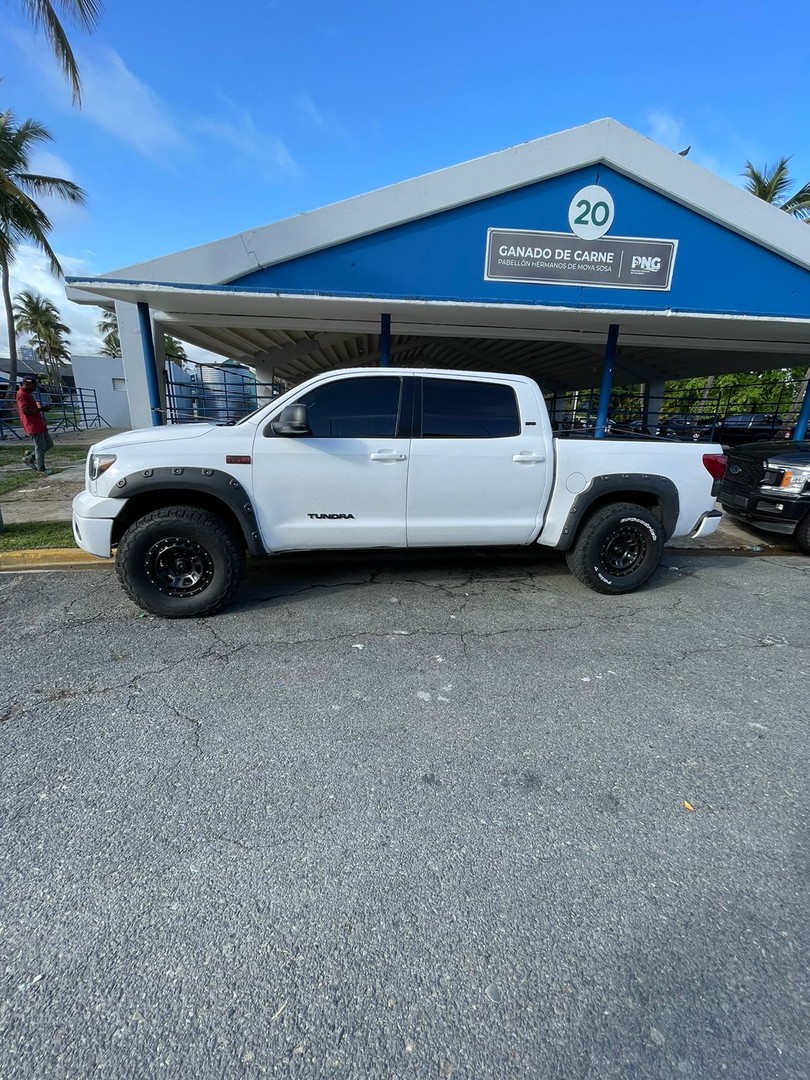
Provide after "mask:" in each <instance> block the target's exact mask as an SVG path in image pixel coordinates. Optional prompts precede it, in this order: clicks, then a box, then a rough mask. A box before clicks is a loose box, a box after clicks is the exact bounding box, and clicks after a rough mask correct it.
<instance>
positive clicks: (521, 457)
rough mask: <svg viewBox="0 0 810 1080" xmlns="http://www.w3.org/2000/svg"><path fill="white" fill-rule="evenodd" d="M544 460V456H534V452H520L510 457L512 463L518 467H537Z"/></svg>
mask: <svg viewBox="0 0 810 1080" xmlns="http://www.w3.org/2000/svg"><path fill="white" fill-rule="evenodd" d="M545 460H546V458H545V454H535V452H534V450H522V451H521V452H520V453H519V454H513V455H512V461H516V462H517V463H518V465H539V464H541V463H542V462H543V461H545Z"/></svg>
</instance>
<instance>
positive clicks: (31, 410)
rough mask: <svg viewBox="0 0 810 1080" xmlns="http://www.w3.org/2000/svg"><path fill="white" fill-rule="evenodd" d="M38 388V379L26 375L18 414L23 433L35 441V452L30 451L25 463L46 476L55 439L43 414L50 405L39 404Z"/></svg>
mask: <svg viewBox="0 0 810 1080" xmlns="http://www.w3.org/2000/svg"><path fill="white" fill-rule="evenodd" d="M36 386H37V381H36V379H34V378H32V377H31V376H30V375H26V376H25V378H24V379H23V382H22V386H21V387H20V389H19V390H18V391H17V412H18V413H19V414H20V423H21V424H22V428H23V431H24V432H25V434H26V435H30V436H31V438H32V439H33V440H34V447H33V450H29V451H28V453H27V454H26V455H25V456H24V457H23V461H24V462H25V464H26V465H28V467H29V468H31V469H33V470H34V471H35V472H38V473H39V474H40V475H41V476H44V475H45V474H46V473H47V472H48V470H47V469H46V468H45V453H46V451H47V450H50V449H51V447H52V446H53V439H52V438H51V436H50V434H49V433H48V425H47V424H46V423H45V417H44V416H43V415H42V413H43V412H44V411H45V409H49V408H50V405H40V404H39V402H38V401H37V399H36V398H35V397H34V390H36Z"/></svg>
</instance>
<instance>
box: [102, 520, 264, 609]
mask: <svg viewBox="0 0 810 1080" xmlns="http://www.w3.org/2000/svg"><path fill="white" fill-rule="evenodd" d="M115 569H116V572H117V574H118V580H119V581H120V582H121V584H122V586H123V587H124V589H125V590H126V592H127V593H128V595H129V596H130V597H131V598H132V599H133V600H134V601H135V603H136V604H137V605H138V606H139V607H142V608H143V609H144V611H148V612H150V613H151V614H152V615H161V616H162V617H163V618H164V619H189V618H197V617H199V616H201V615H213V614H214V612H216V611H219V609H220V608H222V607H224V605H225V604H227V602H228V601H229V600H230V599H231V597H232V596H233V594H234V593H235V592H236V590H237V588H238V587H239V584H240V582H241V581H242V578H243V576H244V573H245V552H244V548H243V547H242V545H241V544H240V543H239V541H238V540H237V538H236V537H235V535H234V533H233V532H232V530H231V529H230V528H229V527H228V525H227V524H226V523H225V522H224V521H223V520H222V519H221V518H219V517H217V515H216V514H212V513H210V512H209V511H208V510H201V509H199V508H198V507H196V506H170V507H165V508H164V509H162V510H154V511H153V512H152V513H151V514H146V515H145V517H142V518H139V520H138V521H136V522H135V523H134V524H133V525H131V526H130V527H129V528H128V529H127V531H126V532H125V533H124V535H123V537H122V538H121V542H120V543H119V545H118V551H117V553H116V558H115Z"/></svg>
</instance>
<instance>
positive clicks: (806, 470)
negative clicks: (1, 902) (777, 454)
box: [761, 465, 810, 495]
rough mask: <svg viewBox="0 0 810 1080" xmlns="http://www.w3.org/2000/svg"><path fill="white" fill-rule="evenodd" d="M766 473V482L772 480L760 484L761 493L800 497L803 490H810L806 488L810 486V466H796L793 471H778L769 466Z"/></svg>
mask: <svg viewBox="0 0 810 1080" xmlns="http://www.w3.org/2000/svg"><path fill="white" fill-rule="evenodd" d="M768 473H769V475H767V474H766V480H771V478H773V482H771V483H765V484H762V485H761V487H762V490H763V491H775V492H779V493H780V494H784V493H785V492H787V493H789V494H791V495H801V494H802V492H803V491H804V490H805V489H808V490H810V488H808V485H810V465H797V466H796V467H795V468H793V469H779V470H778V471H777V470H776V469H774V468H773V467H772V466H771V467H770V468H769V470H768ZM774 474H775V475H774Z"/></svg>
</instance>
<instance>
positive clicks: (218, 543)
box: [73, 368, 725, 618]
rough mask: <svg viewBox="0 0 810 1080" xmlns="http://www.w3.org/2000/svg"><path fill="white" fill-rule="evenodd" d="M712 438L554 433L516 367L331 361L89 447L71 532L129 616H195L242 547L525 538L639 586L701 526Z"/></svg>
mask: <svg viewBox="0 0 810 1080" xmlns="http://www.w3.org/2000/svg"><path fill="white" fill-rule="evenodd" d="M724 463H725V459H724V457H723V454H722V448H721V447H720V446H712V445H710V446H706V445H705V444H703V445H702V446H696V445H694V444H684V445H680V444H676V443H672V442H666V441H622V440H592V439H560V438H555V437H554V436H553V434H552V429H551V424H550V421H549V415H548V411H547V409H546V405H545V402H544V400H543V397H542V394H541V393H540V390H539V387H538V386H537V384H536V383H535V382H534V381H533V380H531V379H528V378H525V377H523V376H519V375H497V374H489V373H483V372H464V371H437V370H423V369H402V368H360V369H346V370H339V371H331V372H327V373H326V374H322V375H317V376H315V377H314V378H312V379H310V380H309V381H307V382H305V383H303V384H301V385H300V386H297V387H296V388H295V389H293V390H290V391H289V392H288V393H286V394H284V395H282V396H281V397H278V398H276V399H274V400H273V401H272V402H271V403H270V404H269V405H265V406H264V407H263V408H261V409H259V410H258V411H257V412H254V413H252V414H251V415H249V416H246V417H245V418H244V419H242V420H240V421H239V422H238V423H236V424H230V425H217V424H190V425H189V424H184V425H178V426H172V427H162V428H150V429H147V430H143V431H130V432H126V433H124V434H121V435H114V436H112V437H111V438H109V439H105V440H103V441H102V442H99V443H96V444H95V445H94V446H93V447H91V449H90V452H89V454H88V457H87V480H86V488H85V490H84V491H82V492H81V493H80V494H79V495H77V496H76V498H75V500H74V503H73V530H74V534H75V537H76V542H77V544H78V545H79V546H80V547H81V548H84V550H85V551H89V552H91V553H93V554H94V555H98V556H101V557H102V558H111V557H112V554H113V550H114V549H116V548H117V554H116V567H117V571H118V576H119V579H120V581H121V584H122V585H123V587H124V588H125V589H126V591H127V592H128V593H129V595H130V596H131V597H132V599H133V600H134V601H135V602H136V603H137V604H139V605H140V606H141V607H142V608H144V609H145V610H146V611H149V612H152V613H154V614H156V615H162V616H164V617H168V618H178V617H184V616H196V615H211V614H213V613H214V612H215V611H217V610H218V609H219V608H221V607H222V606H223V605H224V604H225V603H227V602H228V600H230V598H231V597H232V596H233V594H234V592H235V591H236V589H237V587H238V585H239V583H240V581H241V579H242V575H243V573H244V568H245V554H246V552H247V553H249V554H250V555H252V556H266V555H274V554H277V553H280V552H289V551H321V550H336V549H348V548H353V549H366V548H367V549H371V548H424V547H445V546H459V547H460V546H469V545H475V546H482V545H498V546H500V545H520V544H523V545H529V544H541V545H543V546H545V547H548V548H553V549H556V550H557V551H560V552H564V553H565V556H566V559H567V561H568V565H569V567H570V569H571V571H572V572H573V574H574V575H575V576H576V577H577V578H578V579H579V580H580V581H581V582H583V583H584V584H586V585H589V586H590V587H591V588H592V589H595V590H596V591H597V592H602V593H625V592H629V591H630V590H632V589H635V588H638V586H640V585H642V584H643V583H644V582H645V581H647V579H648V578H649V577H650V575H651V574H652V573H653V571H654V570H655V569H656V567H657V566H658V563H659V561H660V559H661V553H662V550H663V546H664V543H665V542H666V541H667V540H668V539H669V538H670V537H674V536H693V537H697V536H708V535H710V534H711V533H713V532H714V531H715V530H716V528H717V526H718V524H719V522H720V513H719V511H717V510H716V509H715V497H714V492H715V489H716V487H717V486H718V485H719V481H720V479H721V477H722V473H723V466H724Z"/></svg>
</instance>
